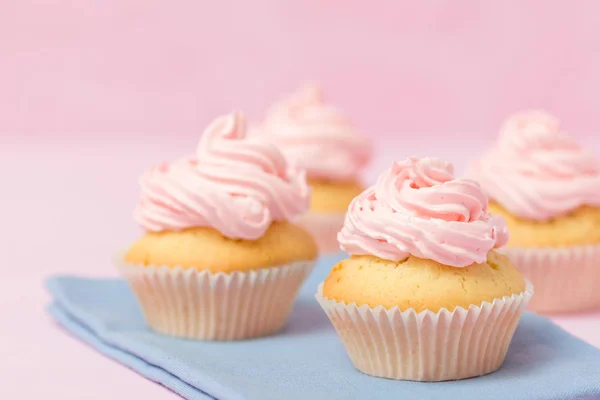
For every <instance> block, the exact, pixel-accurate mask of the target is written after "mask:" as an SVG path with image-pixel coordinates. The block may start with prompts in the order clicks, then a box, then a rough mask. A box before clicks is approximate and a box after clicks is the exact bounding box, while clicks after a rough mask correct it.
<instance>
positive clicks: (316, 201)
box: [308, 180, 364, 213]
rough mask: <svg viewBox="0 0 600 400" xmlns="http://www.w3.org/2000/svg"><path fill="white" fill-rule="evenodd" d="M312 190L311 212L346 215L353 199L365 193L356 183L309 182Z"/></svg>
mask: <svg viewBox="0 0 600 400" xmlns="http://www.w3.org/2000/svg"><path fill="white" fill-rule="evenodd" d="M308 184H309V185H310V187H311V189H312V197H311V204H310V211H314V212H325V213H331V212H335V213H346V211H348V206H349V205H350V202H351V201H352V199H354V198H355V197H356V196H358V195H359V194H361V193H362V192H363V190H364V189H363V187H362V186H361V185H360V184H359V183H358V182H356V181H351V182H330V181H324V180H309V181H308Z"/></svg>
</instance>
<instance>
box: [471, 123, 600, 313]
mask: <svg viewBox="0 0 600 400" xmlns="http://www.w3.org/2000/svg"><path fill="white" fill-rule="evenodd" d="M471 176H472V177H473V178H475V179H476V180H478V181H479V183H480V184H481V187H482V188H483V190H484V192H485V193H486V194H487V195H488V196H489V198H490V211H491V212H493V213H494V214H497V215H501V216H503V217H504V219H505V220H506V224H507V226H508V228H509V230H510V233H511V238H510V241H509V242H508V245H507V246H506V247H505V249H504V250H503V252H504V253H505V254H507V255H508V256H509V257H510V258H511V260H512V261H513V263H515V265H516V266H517V268H519V269H520V270H521V272H523V274H524V275H525V276H526V277H527V278H528V279H529V280H530V281H531V282H532V283H533V284H534V285H535V287H536V296H535V298H534V299H533V301H532V302H531V304H530V308H531V309H533V310H535V311H539V312H566V311H577V310H584V309H589V308H593V307H598V306H600V291H599V290H598V289H597V287H598V285H600V275H599V274H598V272H597V267H598V263H599V262H600V163H599V161H598V159H597V158H596V157H594V155H593V154H592V153H591V152H589V151H588V150H586V149H584V148H583V147H581V146H579V145H578V144H577V143H576V142H575V141H574V140H573V139H572V138H571V137H569V136H568V135H567V134H566V133H565V132H563V130H562V129H561V127H560V125H559V122H558V120H557V119H556V118H554V117H552V116H551V115H549V114H547V113H545V112H541V111H534V112H527V113H523V114H518V115H515V116H513V117H511V118H509V119H508V120H507V121H506V122H505V123H504V125H503V127H502V129H501V132H500V137H499V139H498V142H497V143H496V146H495V147H494V148H493V149H492V150H491V151H489V152H488V153H487V154H485V155H484V156H483V157H481V158H480V159H479V160H477V161H476V162H475V163H474V165H473V167H472V173H471Z"/></svg>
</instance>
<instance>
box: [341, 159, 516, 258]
mask: <svg viewBox="0 0 600 400" xmlns="http://www.w3.org/2000/svg"><path fill="white" fill-rule="evenodd" d="M487 206H488V202H487V198H486V196H485V195H484V194H483V192H482V191H481V188H480V187H479V184H478V183H477V182H475V181H473V180H470V179H456V178H454V174H453V167H452V165H451V164H450V163H448V162H446V161H443V160H440V159H437V158H423V159H418V158H414V157H412V158H409V159H407V160H404V161H401V162H396V163H394V164H393V165H392V167H391V168H389V169H388V170H386V171H384V172H383V173H382V174H381V175H380V176H379V179H378V180H377V183H376V185H375V186H373V187H370V188H369V189H367V190H365V191H364V192H363V193H362V194H361V195H359V196H358V197H356V198H355V199H354V200H353V201H352V203H351V204H350V207H349V209H348V213H347V214H346V220H345V223H344V227H343V228H342V230H341V232H340V233H339V234H338V240H339V242H340V245H341V247H342V249H343V250H345V251H347V252H348V253H350V254H354V255H364V254H371V255H374V256H377V257H379V258H383V259H387V260H391V261H401V260H403V259H405V258H406V257H408V256H409V255H413V256H415V257H419V258H425V259H431V260H435V261H437V262H439V263H441V264H445V265H450V266H453V267H466V266H469V265H471V264H473V263H482V262H485V260H486V257H487V253H488V251H489V250H491V249H492V248H494V247H500V246H503V245H504V244H506V242H507V241H508V230H507V229H506V226H505V225H504V220H502V218H496V217H492V216H491V215H490V214H488V212H487Z"/></svg>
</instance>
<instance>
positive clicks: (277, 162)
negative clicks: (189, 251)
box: [135, 113, 309, 240]
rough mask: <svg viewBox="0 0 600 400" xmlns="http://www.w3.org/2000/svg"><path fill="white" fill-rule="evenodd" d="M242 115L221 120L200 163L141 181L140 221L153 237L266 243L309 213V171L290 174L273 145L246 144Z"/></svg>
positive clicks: (164, 168)
mask: <svg viewBox="0 0 600 400" xmlns="http://www.w3.org/2000/svg"><path fill="white" fill-rule="evenodd" d="M244 121H245V120H244V117H243V116H242V115H241V114H238V113H234V114H231V115H227V116H223V117H219V118H217V119H216V120H215V121H214V122H213V123H212V124H210V125H209V126H208V128H207V129H206V130H205V132H204V134H203V136H202V138H201V140H200V143H199V144H198V148H197V153H196V158H191V159H185V160H180V161H177V162H174V163H172V164H162V165H160V166H158V167H155V168H152V169H150V170H149V171H148V172H146V173H145V174H144V175H143V176H142V179H141V189H142V194H141V200H140V203H139V205H138V207H137V209H136V212H135V216H136V219H137V221H138V222H139V223H140V225H141V226H142V227H143V228H144V229H146V230H148V231H163V230H181V229H186V228H191V227H212V228H214V229H216V230H218V231H220V232H221V233H222V234H223V235H224V236H227V237H230V238H240V239H248V240H253V239H258V238H260V237H261V236H262V235H263V234H264V232H265V231H266V230H267V228H268V227H269V226H270V224H271V223H272V222H273V221H282V220H291V219H294V218H295V217H297V216H299V215H301V214H303V213H304V212H306V211H307V209H308V206H309V189H308V187H307V185H306V179H305V176H304V173H303V172H297V171H296V170H294V169H292V168H290V167H289V166H288V164H287V162H286V159H285V158H284V156H283V155H282V154H281V152H280V151H279V150H278V149H277V147H275V145H273V144H271V143H269V142H268V141H265V140H262V139H259V138H246V129H245V123H244Z"/></svg>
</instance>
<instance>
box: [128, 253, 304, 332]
mask: <svg viewBox="0 0 600 400" xmlns="http://www.w3.org/2000/svg"><path fill="white" fill-rule="evenodd" d="M117 265H118V267H119V270H120V272H121V274H122V275H123V276H124V278H125V279H126V280H127V282H128V283H129V285H130V287H131V289H132V290H133V292H134V294H135V296H136V297H137V299H138V302H139V304H140V307H141V309H142V311H143V313H144V317H145V318H146V322H147V323H148V325H149V326H150V328H151V329H153V330H155V331H156V332H159V333H162V334H165V335H170V336H177V337H184V338H189V339H200V340H219V341H226V340H240V339H248V338H253V337H260V336H267V335H271V334H274V333H276V332H278V331H279V330H281V329H282V328H283V327H284V325H285V323H286V322H287V318H288V315H289V313H290V311H291V308H292V305H293V303H294V300H295V298H296V294H297V292H298V290H299V289H300V286H302V283H303V282H304V280H305V279H306V277H307V276H308V274H309V273H310V272H311V270H312V268H313V267H314V261H302V262H295V263H291V264H288V265H283V266H278V267H271V268H264V269H259V270H252V271H245V272H232V273H212V272H210V271H207V270H203V271H199V270H197V269H194V268H185V269H184V268H181V267H167V266H138V265H132V264H127V263H125V262H124V261H122V259H121V260H120V262H117Z"/></svg>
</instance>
